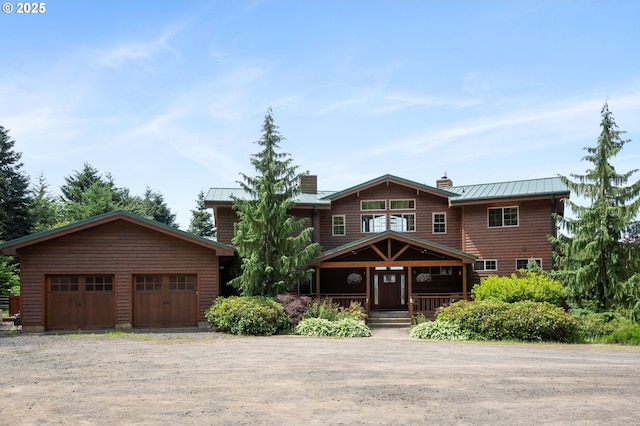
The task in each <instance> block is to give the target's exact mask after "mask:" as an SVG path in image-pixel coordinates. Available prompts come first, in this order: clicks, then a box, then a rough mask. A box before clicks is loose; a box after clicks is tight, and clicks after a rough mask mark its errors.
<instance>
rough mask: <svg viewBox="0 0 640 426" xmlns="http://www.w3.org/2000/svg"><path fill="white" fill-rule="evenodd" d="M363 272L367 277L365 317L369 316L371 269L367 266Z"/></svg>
mask: <svg viewBox="0 0 640 426" xmlns="http://www.w3.org/2000/svg"><path fill="white" fill-rule="evenodd" d="M365 271H367V273H366V275H367V280H366V282H367V284H366V285H367V301H366V303H365V305H366V306H365V307H364V309H365V311H366V312H367V315H369V308H370V306H371V269H370V268H369V267H368V266H367V268H366V269H365Z"/></svg>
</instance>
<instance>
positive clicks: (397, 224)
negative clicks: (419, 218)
mask: <svg viewBox="0 0 640 426" xmlns="http://www.w3.org/2000/svg"><path fill="white" fill-rule="evenodd" d="M389 225H390V228H391V230H392V231H397V232H415V230H416V214H415V213H394V214H392V215H391V218H390V223H389Z"/></svg>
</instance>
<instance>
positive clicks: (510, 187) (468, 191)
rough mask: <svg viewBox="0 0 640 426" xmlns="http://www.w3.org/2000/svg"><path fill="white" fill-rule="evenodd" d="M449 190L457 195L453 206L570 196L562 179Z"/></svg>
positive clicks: (453, 198)
mask: <svg viewBox="0 0 640 426" xmlns="http://www.w3.org/2000/svg"><path fill="white" fill-rule="evenodd" d="M447 190H448V191H450V192H453V193H455V194H456V195H453V196H451V198H450V201H451V203H452V204H455V203H460V202H465V201H476V200H486V199H497V198H515V197H533V196H537V195H551V194H568V193H569V192H570V190H569V187H568V186H567V185H565V184H564V183H563V182H562V179H561V178H560V177H550V178H542V179H529V180H517V181H509V182H498V183H485V184H476V185H465V186H452V187H450V188H447Z"/></svg>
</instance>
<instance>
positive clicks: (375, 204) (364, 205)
mask: <svg viewBox="0 0 640 426" xmlns="http://www.w3.org/2000/svg"><path fill="white" fill-rule="evenodd" d="M386 209H387V202H386V201H385V200H369V201H360V210H386Z"/></svg>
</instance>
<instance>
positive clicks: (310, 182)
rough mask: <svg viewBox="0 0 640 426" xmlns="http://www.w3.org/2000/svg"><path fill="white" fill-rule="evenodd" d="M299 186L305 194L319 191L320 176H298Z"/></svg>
mask: <svg viewBox="0 0 640 426" xmlns="http://www.w3.org/2000/svg"><path fill="white" fill-rule="evenodd" d="M298 187H299V188H300V192H302V193H303V194H317V193H318V176H317V175H300V176H298Z"/></svg>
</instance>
